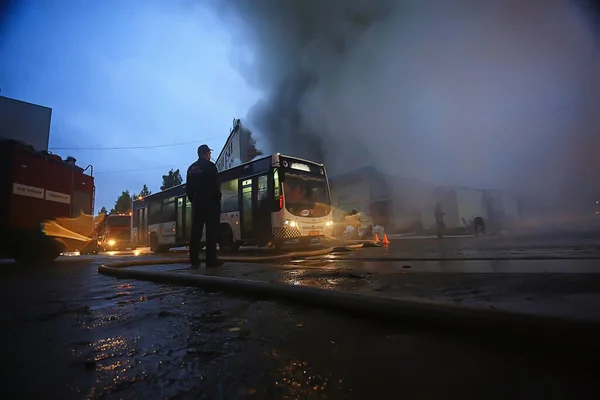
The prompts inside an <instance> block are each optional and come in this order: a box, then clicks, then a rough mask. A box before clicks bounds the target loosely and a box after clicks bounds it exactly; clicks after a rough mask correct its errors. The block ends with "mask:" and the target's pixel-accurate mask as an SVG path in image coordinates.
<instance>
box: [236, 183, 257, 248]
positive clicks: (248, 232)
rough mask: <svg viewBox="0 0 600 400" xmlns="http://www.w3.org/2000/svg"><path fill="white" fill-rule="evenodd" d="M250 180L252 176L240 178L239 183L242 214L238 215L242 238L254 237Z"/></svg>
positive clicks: (249, 238)
mask: <svg viewBox="0 0 600 400" xmlns="http://www.w3.org/2000/svg"><path fill="white" fill-rule="evenodd" d="M252 181H253V179H252V178H248V179H240V183H241V185H240V189H239V190H240V191H241V196H240V199H241V201H242V204H241V211H242V215H241V217H240V225H241V226H240V233H241V235H240V236H241V237H242V239H246V240H251V239H253V237H254V218H253V214H254V213H253V210H254V206H253V204H252V200H253V199H254V196H252V186H253V185H252Z"/></svg>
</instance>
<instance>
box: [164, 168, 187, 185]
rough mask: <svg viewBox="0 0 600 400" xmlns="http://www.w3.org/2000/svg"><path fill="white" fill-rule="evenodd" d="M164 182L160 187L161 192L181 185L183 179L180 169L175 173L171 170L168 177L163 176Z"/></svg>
mask: <svg viewBox="0 0 600 400" xmlns="http://www.w3.org/2000/svg"><path fill="white" fill-rule="evenodd" d="M162 182H163V183H162V186H161V187H160V190H166V189H169V188H172V187H174V186H178V185H181V183H182V182H183V178H182V177H181V173H179V169H176V170H175V171H173V169H172V168H171V170H170V171H169V173H168V174H167V175H163V176H162Z"/></svg>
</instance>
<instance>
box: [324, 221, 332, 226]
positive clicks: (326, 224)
mask: <svg viewBox="0 0 600 400" xmlns="http://www.w3.org/2000/svg"><path fill="white" fill-rule="evenodd" d="M331 225H333V221H327V222H325V226H331Z"/></svg>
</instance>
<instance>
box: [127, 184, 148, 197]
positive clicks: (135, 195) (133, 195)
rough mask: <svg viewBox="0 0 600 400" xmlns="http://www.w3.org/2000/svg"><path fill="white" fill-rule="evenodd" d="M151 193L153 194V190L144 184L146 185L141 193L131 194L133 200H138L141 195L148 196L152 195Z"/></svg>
mask: <svg viewBox="0 0 600 400" xmlns="http://www.w3.org/2000/svg"><path fill="white" fill-rule="evenodd" d="M151 194H152V192H151V191H150V190H149V189H148V186H146V185H144V186H143V187H142V190H140V193H138V194H135V193H133V194H132V195H131V198H132V199H133V200H137V199H138V198H140V197H146V196H149V195H151Z"/></svg>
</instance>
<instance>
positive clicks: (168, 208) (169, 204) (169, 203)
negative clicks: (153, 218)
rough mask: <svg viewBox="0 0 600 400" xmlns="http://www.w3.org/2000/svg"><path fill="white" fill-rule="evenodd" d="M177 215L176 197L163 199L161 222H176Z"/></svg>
mask: <svg viewBox="0 0 600 400" xmlns="http://www.w3.org/2000/svg"><path fill="white" fill-rule="evenodd" d="M176 217H177V215H176V213H175V197H170V198H168V199H164V200H163V205H162V215H161V222H174V221H175V218H176Z"/></svg>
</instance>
